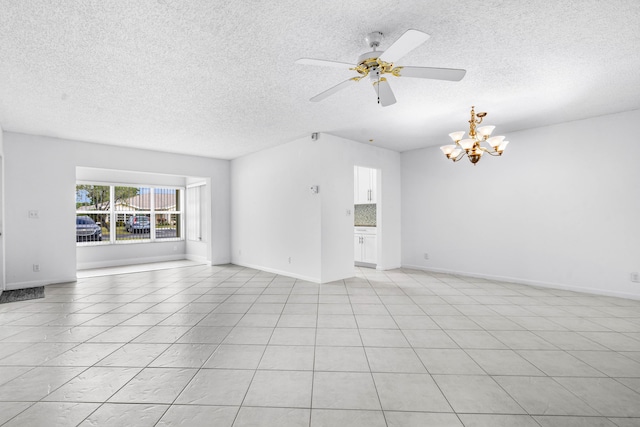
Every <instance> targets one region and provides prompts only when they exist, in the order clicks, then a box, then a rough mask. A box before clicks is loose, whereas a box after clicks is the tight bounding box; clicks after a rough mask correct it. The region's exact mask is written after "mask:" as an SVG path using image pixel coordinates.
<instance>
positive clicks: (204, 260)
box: [185, 254, 212, 265]
mask: <svg viewBox="0 0 640 427" xmlns="http://www.w3.org/2000/svg"><path fill="white" fill-rule="evenodd" d="M185 259H187V260H189V261H193V262H199V263H202V264H207V265H212V264H211V261H209V260H208V259H207V257H205V256H199V255H188V254H187V255H185Z"/></svg>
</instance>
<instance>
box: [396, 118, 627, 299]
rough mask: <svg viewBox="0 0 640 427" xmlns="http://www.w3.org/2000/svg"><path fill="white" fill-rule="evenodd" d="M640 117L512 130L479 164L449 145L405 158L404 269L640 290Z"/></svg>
mask: <svg viewBox="0 0 640 427" xmlns="http://www.w3.org/2000/svg"><path fill="white" fill-rule="evenodd" d="M639 122H640V110H637V111H630V112H625V113H620V114H614V115H608V116H602V117H596V118H593V119H588V120H582V121H575V122H569V123H563V124H559V125H555V126H549V127H543V128H537V129H531V130H526V131H521V132H512V133H509V134H508V135H507V137H508V139H509V140H510V141H511V144H510V145H509V147H508V149H507V151H506V152H505V154H504V156H503V157H501V158H494V157H489V156H486V157H484V158H483V159H482V160H481V161H480V163H478V165H477V166H475V167H474V166H472V165H471V164H470V163H469V162H468V161H467V160H466V159H464V160H463V161H461V162H459V163H456V164H454V163H453V162H451V161H449V160H446V159H445V158H444V155H443V154H442V153H441V152H440V150H439V149H438V148H437V147H431V148H427V149H421V150H414V151H410V152H405V153H403V154H402V225H403V228H402V233H403V234H402V254H403V256H402V264H403V265H405V266H408V267H416V268H424V269H429V270H435V271H445V272H452V273H460V274H465V275H472V276H479V277H488V278H495V279H500V280H509V281H515V282H520V283H529V284H537V285H543V286H554V287H558V288H565V289H573V290H579V291H586V292H592V293H601V294H607V295H618V296H627V297H640V284H638V283H632V282H631V281H630V273H631V272H634V271H640V244H639V243H638V236H640V221H638V218H640V197H638V194H640V167H638V164H637V162H638V159H639V158H640V144H637V143H636V142H637V141H636V140H637V138H635V137H634V135H635V134H636V132H637V123H639ZM496 131H498V133H499V131H500V129H496ZM445 138H446V135H444V136H443V141H445ZM424 253H428V254H429V260H425V259H424V257H423V254H424Z"/></svg>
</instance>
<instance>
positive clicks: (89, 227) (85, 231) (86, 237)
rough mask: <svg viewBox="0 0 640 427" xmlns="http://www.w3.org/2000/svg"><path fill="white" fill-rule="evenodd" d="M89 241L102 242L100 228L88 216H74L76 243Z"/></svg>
mask: <svg viewBox="0 0 640 427" xmlns="http://www.w3.org/2000/svg"><path fill="white" fill-rule="evenodd" d="M89 241H102V227H101V226H100V224H96V222H95V221H94V220H93V219H91V217H89V216H86V215H79V216H76V242H89Z"/></svg>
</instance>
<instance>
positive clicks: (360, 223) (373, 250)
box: [353, 165, 380, 268]
mask: <svg viewBox="0 0 640 427" xmlns="http://www.w3.org/2000/svg"><path fill="white" fill-rule="evenodd" d="M379 181H380V171H379V170H378V169H374V168H369V167H364V166H357V165H356V166H354V168H353V184H354V188H353V200H354V203H353V204H354V207H353V225H354V240H353V260H354V265H356V266H359V267H369V268H376V267H377V266H378V264H379V263H380V261H379V241H380V239H379V233H380V221H379V218H380V203H379V201H380V184H379Z"/></svg>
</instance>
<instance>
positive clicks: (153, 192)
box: [76, 184, 183, 244]
mask: <svg viewBox="0 0 640 427" xmlns="http://www.w3.org/2000/svg"><path fill="white" fill-rule="evenodd" d="M181 204H182V189H180V188H167V187H151V186H139V187H138V186H114V185H93V184H78V185H76V242H78V243H82V244H85V243H87V242H92V244H110V243H127V242H154V241H167V240H183V236H182V227H183V224H182V210H181ZM88 222H93V225H92V224H87V223H88ZM98 228H99V232H98Z"/></svg>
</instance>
